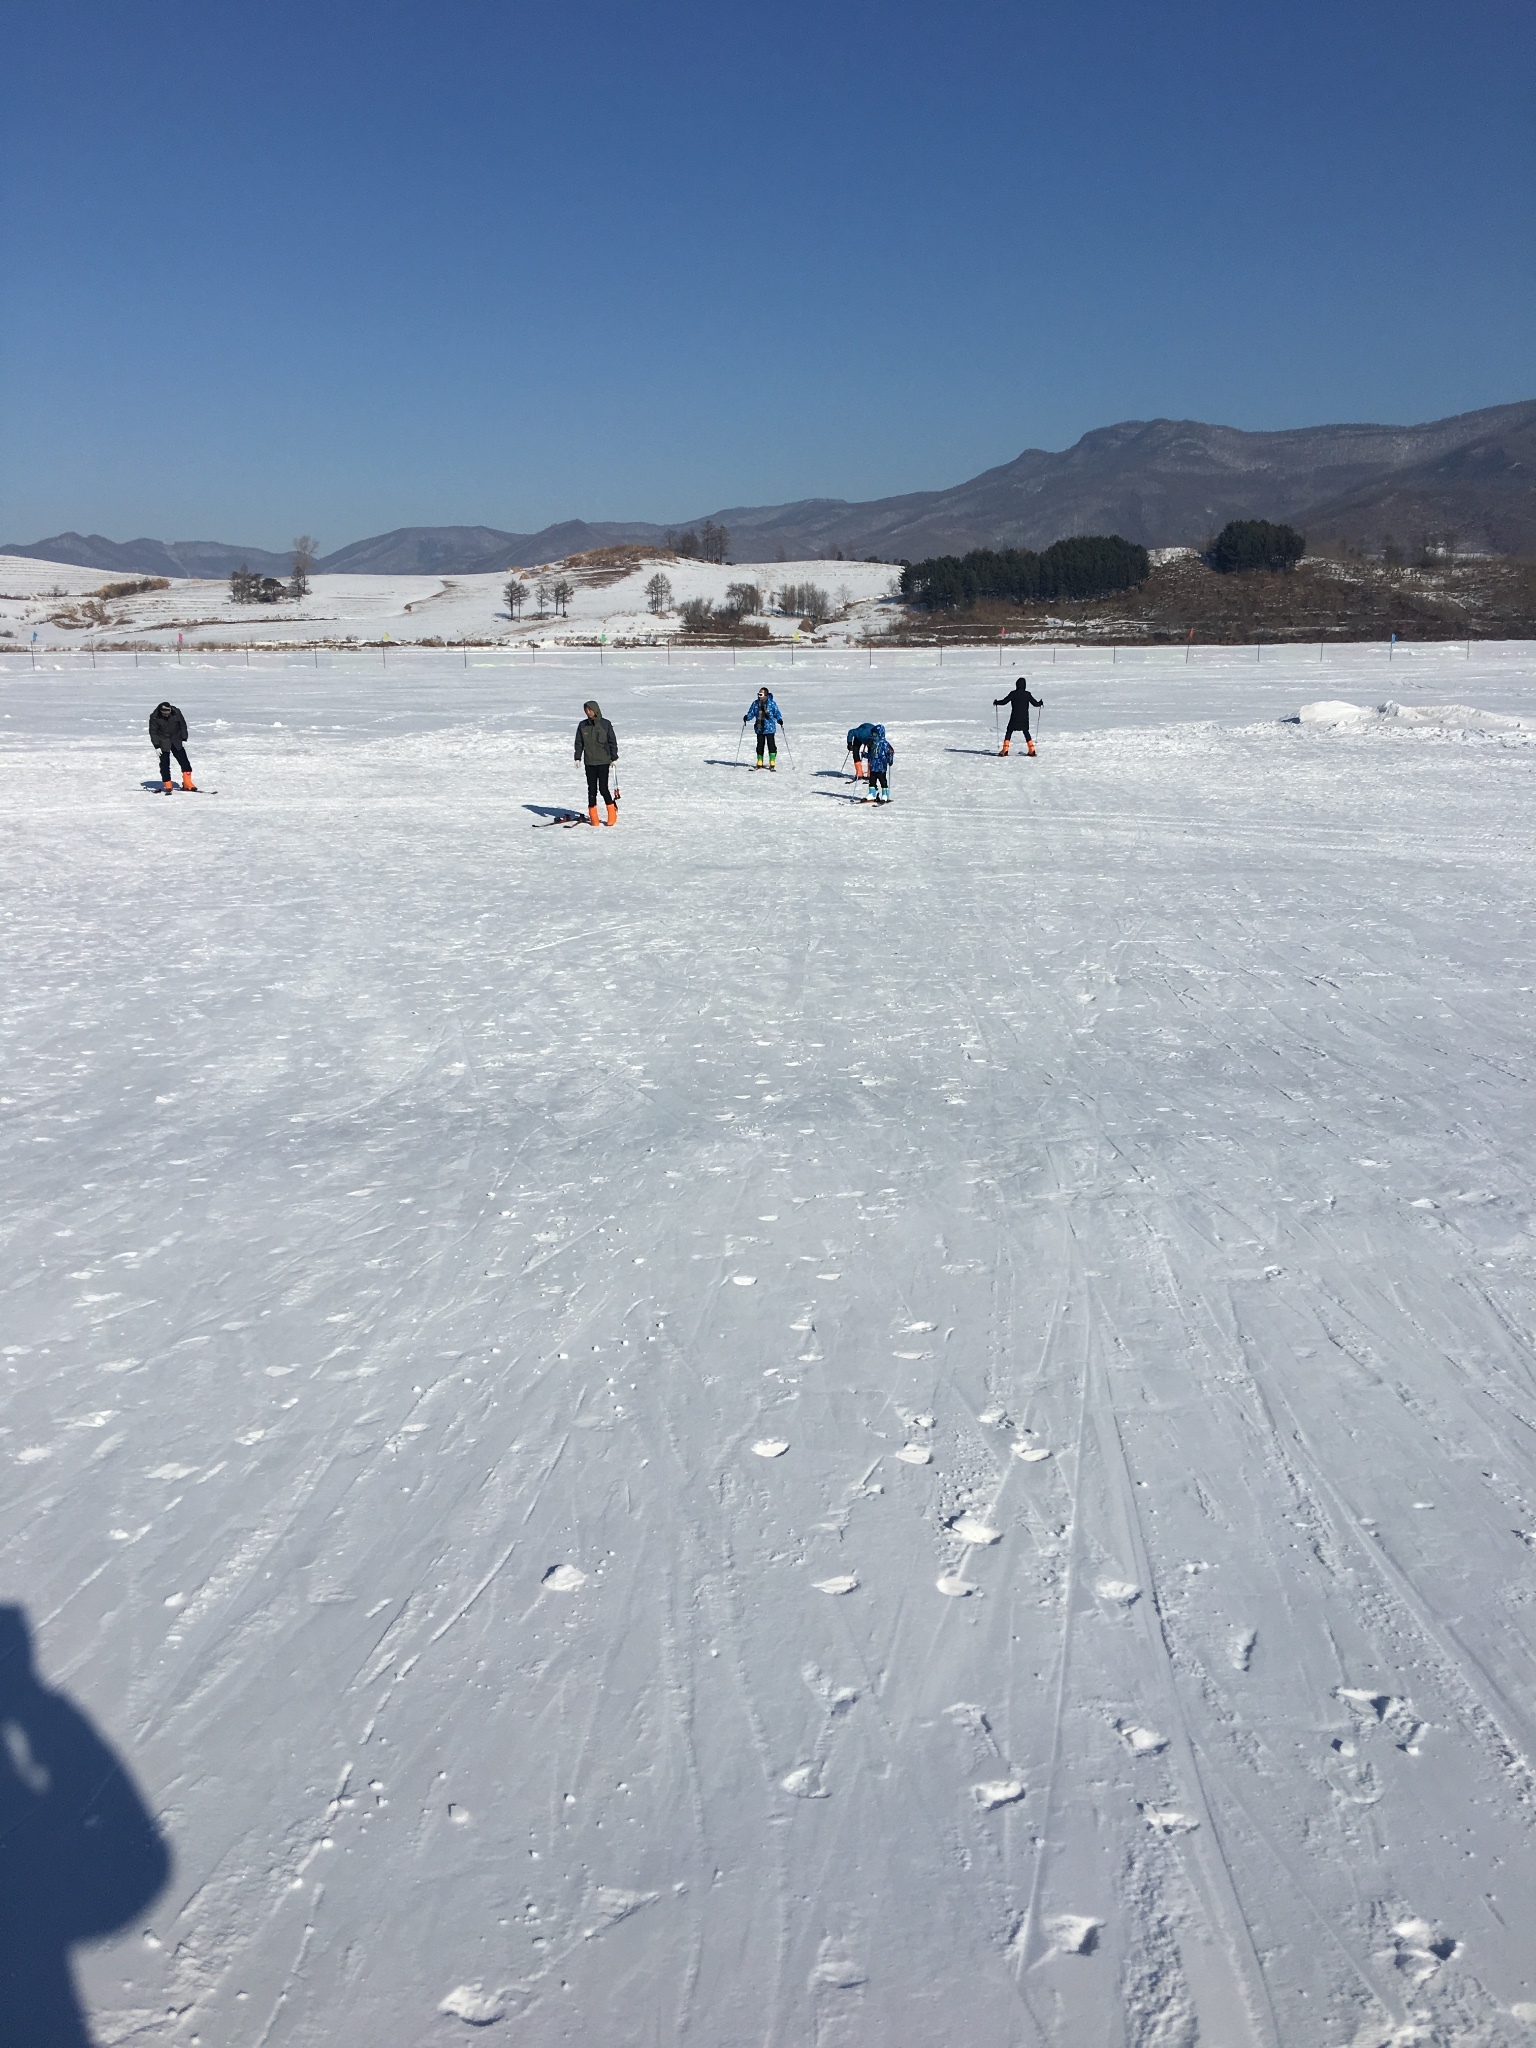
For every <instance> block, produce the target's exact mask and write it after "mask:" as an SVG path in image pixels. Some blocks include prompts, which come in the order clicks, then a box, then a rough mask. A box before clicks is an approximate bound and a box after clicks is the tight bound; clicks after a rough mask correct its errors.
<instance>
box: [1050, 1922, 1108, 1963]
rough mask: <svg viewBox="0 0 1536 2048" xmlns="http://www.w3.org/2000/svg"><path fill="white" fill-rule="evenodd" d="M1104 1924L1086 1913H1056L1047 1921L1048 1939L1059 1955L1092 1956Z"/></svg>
mask: <svg viewBox="0 0 1536 2048" xmlns="http://www.w3.org/2000/svg"><path fill="white" fill-rule="evenodd" d="M1103 1925H1104V1923H1103V1921H1102V1920H1093V1919H1090V1918H1089V1917H1088V1915H1087V1914H1086V1913H1054V1914H1052V1915H1051V1916H1050V1917H1049V1918H1048V1919H1047V1920H1046V1922H1045V1933H1046V1939H1047V1940H1048V1941H1049V1942H1050V1944H1051V1947H1052V1948H1053V1949H1054V1950H1055V1951H1056V1953H1057V1955H1059V1956H1091V1955H1092V1954H1093V1952H1094V1950H1095V1949H1096V1948H1097V1947H1098V1945H1099V1931H1100V1929H1101V1928H1102V1927H1103Z"/></svg>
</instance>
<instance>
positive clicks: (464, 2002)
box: [437, 1978, 507, 2027]
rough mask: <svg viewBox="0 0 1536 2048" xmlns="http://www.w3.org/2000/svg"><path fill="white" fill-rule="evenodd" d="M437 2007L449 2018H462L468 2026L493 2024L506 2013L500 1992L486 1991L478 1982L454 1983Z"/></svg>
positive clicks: (504, 2016)
mask: <svg viewBox="0 0 1536 2048" xmlns="http://www.w3.org/2000/svg"><path fill="white" fill-rule="evenodd" d="M438 1982H439V1983H441V1982H442V1979H441V1978H439V1979H438ZM437 2009H438V2011H439V2012H440V2013H444V2014H446V2016H447V2017H448V2018H449V2019H453V2020H463V2022H464V2024H465V2025H466V2026H469V2027H491V2026H494V2025H495V2024H496V2022H497V2020H500V2019H505V2018H506V2014H507V2005H506V2000H505V1999H504V1998H503V1997H502V1996H501V1994H500V1993H499V1992H496V1991H486V1990H484V1989H482V1987H481V1986H480V1985H478V1984H455V1985H454V1987H453V1989H452V1990H451V1991H450V1992H449V1993H448V1995H447V1997H446V1998H444V1999H443V2000H442V2001H441V2003H440V2004H439V2006H438V2008H437Z"/></svg>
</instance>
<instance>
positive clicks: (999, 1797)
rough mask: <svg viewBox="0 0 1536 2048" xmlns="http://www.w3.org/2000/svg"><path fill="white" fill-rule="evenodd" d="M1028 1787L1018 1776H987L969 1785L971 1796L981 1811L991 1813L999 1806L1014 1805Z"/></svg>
mask: <svg viewBox="0 0 1536 2048" xmlns="http://www.w3.org/2000/svg"><path fill="white" fill-rule="evenodd" d="M1028 1789H1029V1788H1028V1786H1027V1785H1024V1784H1023V1783H1021V1781H1020V1780H1019V1779H1018V1778H987V1779H985V1780H984V1781H983V1782H982V1783H981V1784H979V1785H973V1786H972V1787H971V1797H972V1798H973V1799H974V1800H975V1802H976V1804H977V1805H978V1806H979V1807H980V1808H981V1811H982V1812H983V1813H991V1812H992V1811H993V1809H994V1808H996V1807H999V1806H1014V1805H1016V1804H1017V1803H1018V1801H1019V1800H1021V1799H1022V1798H1023V1797H1024V1795H1025V1793H1026V1792H1027V1791H1028Z"/></svg>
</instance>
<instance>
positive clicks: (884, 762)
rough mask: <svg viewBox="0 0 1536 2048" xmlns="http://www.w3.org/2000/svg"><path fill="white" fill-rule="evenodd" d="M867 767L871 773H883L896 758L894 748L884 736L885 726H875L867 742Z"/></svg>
mask: <svg viewBox="0 0 1536 2048" xmlns="http://www.w3.org/2000/svg"><path fill="white" fill-rule="evenodd" d="M867 758H868V760H869V769H870V773H871V774H872V775H884V774H885V772H886V770H887V769H888V768H889V767H890V765H891V763H892V762H893V761H894V760H895V758H896V749H895V748H894V747H893V746H892V745H891V743H890V741H889V740H888V739H887V738H886V736H885V727H884V726H883V725H877V726H876V727H875V735H874V738H873V739H872V740H871V741H870V743H869V754H868V757H867Z"/></svg>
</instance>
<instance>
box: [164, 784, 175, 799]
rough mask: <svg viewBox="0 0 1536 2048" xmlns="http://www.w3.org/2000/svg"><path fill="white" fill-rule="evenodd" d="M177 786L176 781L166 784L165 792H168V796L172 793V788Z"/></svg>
mask: <svg viewBox="0 0 1536 2048" xmlns="http://www.w3.org/2000/svg"><path fill="white" fill-rule="evenodd" d="M175 787H176V785H175V783H174V782H167V784H166V785H165V793H166V795H167V796H169V795H170V793H171V791H172V790H173V789H174V788H175Z"/></svg>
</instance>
